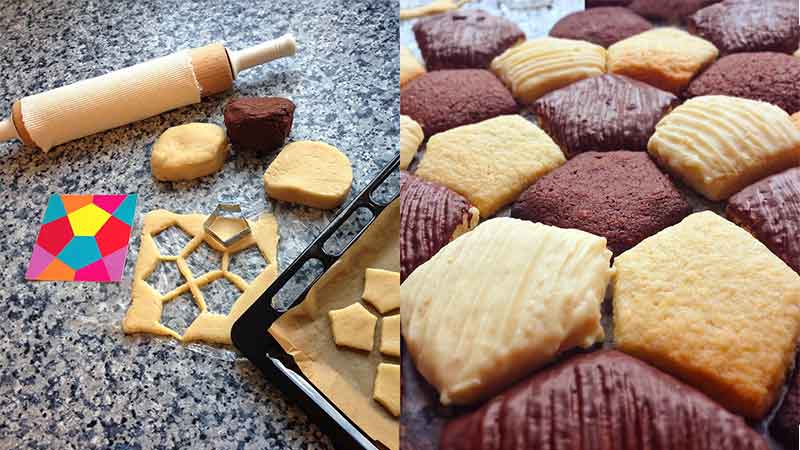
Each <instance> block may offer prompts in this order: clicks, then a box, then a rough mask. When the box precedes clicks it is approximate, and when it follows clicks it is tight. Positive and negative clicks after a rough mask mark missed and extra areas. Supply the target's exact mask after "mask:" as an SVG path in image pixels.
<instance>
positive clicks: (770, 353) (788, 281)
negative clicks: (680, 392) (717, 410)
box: [613, 211, 800, 419]
mask: <svg viewBox="0 0 800 450" xmlns="http://www.w3.org/2000/svg"><path fill="white" fill-rule="evenodd" d="M614 268H615V269H616V275H615V279H614V285H613V292H614V339H615V341H616V345H617V348H619V349H620V350H622V351H624V352H626V353H630V354H632V355H634V356H636V357H639V358H641V359H643V360H645V361H647V362H649V363H651V364H653V365H655V366H657V367H659V368H661V369H663V370H665V371H667V372H670V373H672V374H673V375H676V376H677V377H679V378H681V379H683V380H684V381H687V382H688V383H690V384H692V385H694V386H695V387H697V388H699V389H700V390H702V391H704V392H705V393H706V394H708V395H709V396H710V397H711V398H713V399H714V400H716V401H718V402H719V403H720V404H722V405H723V406H725V407H727V408H728V409H729V410H731V411H732V412H735V413H737V414H741V415H743V416H745V417H748V418H753V419H760V418H762V417H763V416H764V414H766V413H767V411H769V409H770V407H771V406H772V405H773V403H774V402H775V400H776V399H777V396H778V393H779V392H780V389H781V388H782V386H783V381H784V377H785V375H786V373H787V371H788V369H789V368H790V367H791V362H792V359H793V358H794V352H795V344H796V342H797V337H798V333H799V332H800V276H798V275H797V274H796V273H795V272H794V271H792V269H790V268H789V266H787V265H786V264H785V263H784V262H783V261H781V260H780V258H778V257H777V256H775V255H773V254H772V253H771V252H770V251H769V249H767V247H765V246H764V244H762V243H760V242H759V241H758V240H756V239H755V238H754V237H753V236H751V235H750V234H749V233H748V232H747V231H745V230H743V229H742V228H740V227H738V226H736V225H735V224H733V223H731V222H729V221H727V220H725V219H724V218H722V217H720V216H718V215H717V214H715V213H713V212H711V211H705V212H701V213H695V214H692V215H690V216H689V217H687V218H686V219H684V220H683V221H682V222H681V223H679V224H677V225H674V226H672V227H669V228H666V229H664V230H663V231H661V232H659V233H658V234H656V235H655V236H652V237H650V238H647V239H645V240H644V241H642V242H641V243H640V244H639V245H637V246H636V247H634V248H632V249H630V250H628V251H627V252H625V253H623V254H622V255H620V256H617V258H616V259H615V261H614Z"/></svg>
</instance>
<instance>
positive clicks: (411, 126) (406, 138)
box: [400, 115, 425, 170]
mask: <svg viewBox="0 0 800 450" xmlns="http://www.w3.org/2000/svg"><path fill="white" fill-rule="evenodd" d="M424 139H425V135H424V134H423V133H422V127H421V126H419V124H418V123H417V122H415V121H414V119H412V118H411V117H408V116H403V115H401V116H400V168H401V169H403V170H405V169H407V168H408V165H409V164H411V161H413V160H414V156H416V155H417V149H419V146H420V144H422V141H423V140H424Z"/></svg>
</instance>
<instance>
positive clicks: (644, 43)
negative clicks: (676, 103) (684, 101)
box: [608, 27, 719, 94]
mask: <svg viewBox="0 0 800 450" xmlns="http://www.w3.org/2000/svg"><path fill="white" fill-rule="evenodd" d="M718 54H719V51H717V48H716V47H715V46H714V44H712V43H711V42H708V41H707V40H705V39H703V38H699V37H697V36H692V35H691V34H689V33H687V32H685V31H683V30H679V29H677V28H666V27H665V28H654V29H652V30H649V31H645V32H644V33H639V34H637V35H634V36H631V37H629V38H627V39H623V40H621V41H619V42H617V43H615V44H613V45H612V46H611V47H608V71H609V73H616V74H620V75H626V76H629V77H631V78H634V79H637V80H639V81H643V82H645V83H647V84H650V85H652V86H655V87H657V88H660V89H664V90H665V91H670V92H673V93H676V94H677V93H679V92H680V91H682V90H683V89H684V88H685V87H686V86H687V85H688V84H689V82H690V81H691V80H692V77H694V76H695V75H696V74H698V73H700V71H702V70H703V69H705V68H706V67H708V66H709V65H711V63H713V62H714V60H715V59H717V55H718Z"/></svg>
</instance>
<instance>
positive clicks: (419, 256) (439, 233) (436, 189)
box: [400, 172, 480, 281]
mask: <svg viewBox="0 0 800 450" xmlns="http://www.w3.org/2000/svg"><path fill="white" fill-rule="evenodd" d="M479 219H480V213H479V212H478V209H477V208H475V207H474V206H472V205H470V204H469V202H467V200H466V199H465V198H464V197H462V196H460V195H458V194H456V193H455V192H453V191H451V190H450V189H447V188H446V187H444V186H440V185H438V184H436V183H430V182H428V181H425V180H421V179H419V178H417V177H415V176H414V175H411V174H408V173H406V172H401V173H400V280H401V281H402V280H405V279H406V277H407V276H408V275H409V274H410V273H411V272H413V271H414V269H416V268H417V267H418V266H419V265H420V264H422V263H424V262H425V261H427V260H429V259H430V258H431V256H433V255H435V254H436V252H438V251H439V249H441V248H442V247H444V246H445V245H446V244H447V243H448V242H450V241H451V240H453V239H455V238H457V237H458V236H460V235H461V234H463V233H465V232H467V231H469V230H471V229H472V228H475V226H476V225H477V224H478V220H479Z"/></svg>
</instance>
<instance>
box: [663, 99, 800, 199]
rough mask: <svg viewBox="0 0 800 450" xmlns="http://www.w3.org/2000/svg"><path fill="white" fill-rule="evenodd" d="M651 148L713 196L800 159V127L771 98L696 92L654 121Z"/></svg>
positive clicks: (665, 163)
mask: <svg viewBox="0 0 800 450" xmlns="http://www.w3.org/2000/svg"><path fill="white" fill-rule="evenodd" d="M647 150H648V152H649V153H650V155H652V156H653V157H654V158H655V159H656V160H657V161H658V162H659V164H660V165H661V166H663V167H665V168H666V169H667V170H669V171H670V172H672V174H673V175H675V176H677V177H678V178H680V179H682V180H683V181H684V182H685V183H686V184H688V185H689V186H691V187H692V188H694V190H696V191H697V192H699V193H701V194H702V195H704V196H705V197H706V198H708V199H710V200H715V201H716V200H724V199H726V198H728V197H729V196H731V195H732V194H734V193H735V192H737V191H739V190H741V189H742V188H744V187H745V186H747V185H748V184H750V183H752V182H754V181H757V180H759V179H761V178H763V177H765V176H767V175H770V174H773V173H775V172H779V171H781V170H783V169H786V168H789V167H792V166H794V165H796V164H797V161H798V157H800V130H798V129H797V127H796V126H795V125H794V123H793V122H792V120H791V119H790V118H789V115H788V114H786V112H784V111H783V110H782V109H780V108H778V107H777V106H775V105H771V104H769V103H765V102H760V101H755V100H747V99H743V98H737V97H727V96H723V95H710V96H702V97H695V98H693V99H690V100H688V101H686V102H685V103H684V104H682V105H680V106H678V107H677V108H675V109H674V110H673V111H672V112H671V113H669V114H667V115H666V116H665V117H664V118H663V119H661V121H660V122H659V123H658V125H656V132H655V134H654V135H653V136H652V137H651V138H650V141H649V142H648V144H647Z"/></svg>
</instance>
